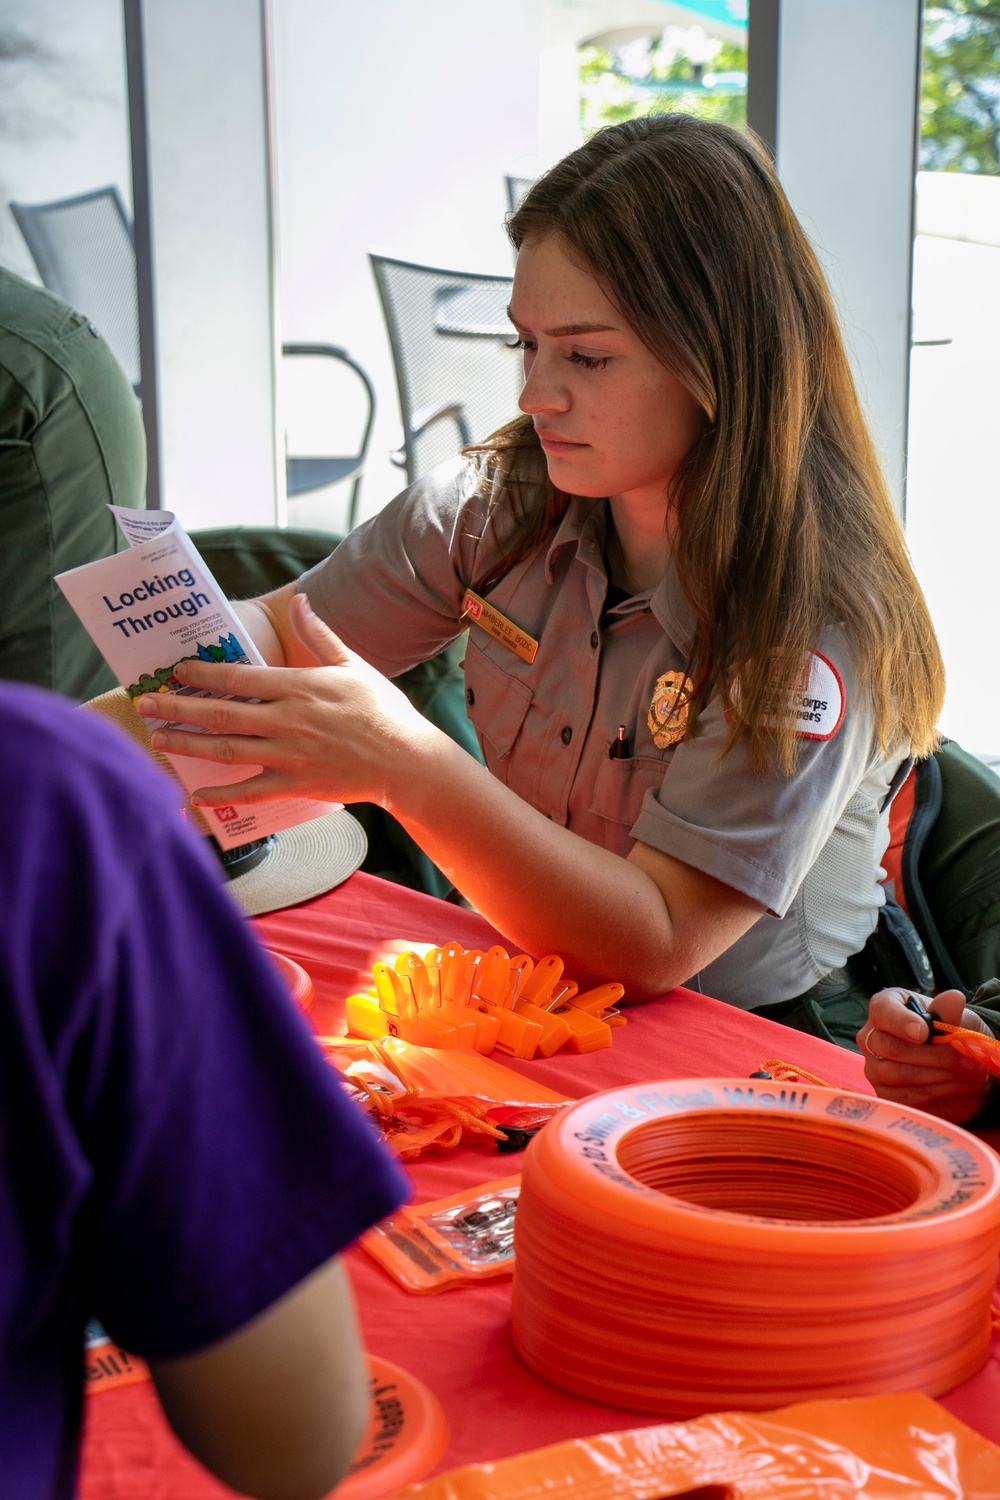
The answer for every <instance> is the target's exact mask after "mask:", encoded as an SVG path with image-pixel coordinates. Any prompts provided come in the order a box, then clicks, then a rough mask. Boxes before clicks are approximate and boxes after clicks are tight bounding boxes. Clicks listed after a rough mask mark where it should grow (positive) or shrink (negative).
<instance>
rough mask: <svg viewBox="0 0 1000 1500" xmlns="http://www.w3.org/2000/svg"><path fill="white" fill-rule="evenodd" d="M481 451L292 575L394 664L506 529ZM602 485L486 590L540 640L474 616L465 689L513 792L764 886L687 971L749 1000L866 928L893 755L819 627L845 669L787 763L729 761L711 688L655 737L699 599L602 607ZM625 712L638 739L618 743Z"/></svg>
mask: <svg viewBox="0 0 1000 1500" xmlns="http://www.w3.org/2000/svg"><path fill="white" fill-rule="evenodd" d="M500 498H501V497H499V495H498V494H497V493H494V494H492V495H484V493H483V485H482V480H481V478H480V474H479V470H478V467H477V465H476V463H475V461H472V460H469V459H457V460H455V461H454V462H451V463H449V464H446V465H442V466H441V467H440V468H439V469H436V470H435V471H434V472H433V473H432V474H430V475H428V476H427V477H426V478H424V479H422V480H420V481H418V482H417V483H416V484H415V485H413V486H412V487H411V488H410V489H408V490H406V491H404V492H403V494H401V495H399V496H398V497H397V498H396V499H395V500H394V501H393V502H392V503H391V504H390V505H388V506H387V507H386V508H385V509H384V510H383V511H382V512H381V513H380V514H379V515H377V516H376V517H375V518H374V519H373V520H372V521H370V522H369V523H368V524H367V525H366V526H363V527H360V528H359V529H358V530H357V531H355V532H353V533H352V534H351V535H350V536H349V537H348V538H347V539H346V540H345V541H344V542H342V543H341V545H340V546H339V547H338V548H337V550H336V551H335V552H334V553H333V555H332V556H331V557H330V558H328V559H327V560H326V561H325V562H323V563H321V564H319V566H318V567H316V568H313V569H312V570H311V571H310V572H309V573H307V574H306V575H305V577H304V579H303V587H304V588H305V591H306V593H307V594H308V596H309V600H310V603H311V604H312V606H313V608H314V609H315V611H316V613H317V614H319V615H320V616H321V617H322V618H323V619H324V620H326V621H327V623H328V624H329V625H330V627H331V628H332V629H333V630H335V631H336V633H337V634H338V635H339V636H340V637H341V638H342V639H343V640H344V641H345V642H346V644H347V645H348V646H350V647H351V649H352V650H354V651H357V652H358V654H359V655H361V656H363V657H364V658H365V659H366V660H367V661H368V662H370V663H371V664H372V665H373V666H375V667H377V668H378V669H379V670H380V671H382V672H384V673H385V674H386V675H388V676H396V675H398V674H399V673H400V672H403V671H405V670H406V669H407V668H409V667H411V666H413V665H414V664H415V663H416V662H418V661H423V660H426V659H427V658H428V657H430V656H432V655H434V654H435V653H436V652H438V651H439V650H441V649H442V648H443V647H444V646H445V645H447V644H448V643H449V642H451V641H453V640H454V639H455V638H456V637H457V635H458V634H459V633H460V631H461V629H462V626H463V624H464V622H462V621H461V619H460V616H461V605H462V598H463V594H464V591H465V589H466V588H467V587H469V586H471V585H474V583H475V580H476V579H477V578H479V577H481V576H482V575H483V574H484V573H485V571H486V569H487V568H488V567H489V565H490V563H491V561H492V560H493V559H494V558H495V557H496V555H497V549H498V546H499V545H502V543H503V541H504V538H505V537H506V536H508V535H509V528H510V524H511V523H510V518H509V513H508V511H507V509H506V507H505V506H504V505H503V503H502V499H501V503H497V502H498V499H500ZM606 527H607V502H606V501H603V500H590V499H580V498H574V499H573V500H572V501H571V502H570V507H569V510H568V511H567V513H566V515H565V516H564V517H563V519H562V521H561V522H560V524H559V526H558V527H557V529H556V530H555V531H554V532H553V533H551V534H550V535H549V537H548V538H547V539H546V541H545V542H544V543H543V544H542V546H541V547H539V548H537V549H536V550H535V551H534V552H533V553H532V554H531V555H530V556H529V557H527V558H525V559H523V560H522V561H521V562H519V563H517V564H516V565H515V566H514V567H513V568H511V570H510V571H509V572H508V573H507V575H506V576H505V577H504V578H503V579H502V580H501V581H500V582H499V583H498V584H497V585H496V586H495V587H494V588H492V589H491V590H490V591H489V602H490V603H491V604H492V605H493V606H494V607H495V608H496V609H498V610H500V611H501V612H502V613H503V614H504V615H505V616H507V618H508V619H510V620H511V621H513V623H514V624H515V625H517V626H518V627H519V628H520V629H521V630H523V631H525V632H527V633H528V634H529V635H531V636H533V637H534V638H535V639H536V640H537V641H538V643H539V645H538V651H537V654H536V656H535V659H534V661H533V662H532V663H531V664H530V665H529V664H528V663H527V662H525V661H523V660H522V659H521V658H520V657H518V656H517V655H515V654H514V652H513V651H511V650H510V649H509V648H507V647H506V646H504V645H502V644H501V643H500V642H498V641H497V640H494V639H493V637H492V636H491V635H489V634H487V632H486V631H485V630H483V629H482V628H480V627H479V626H477V625H475V624H473V625H472V626H471V628H470V632H469V643H468V647H467V650H466V656H465V664H464V668H465V681H466V702H467V704H468V712H469V717H470V718H471V720H472V722H473V724H474V726H475V729H476V732H477V735H478V737H479V741H480V744H481V746H482V749H483V754H484V756H485V758H486V764H487V766H488V767H489V769H490V770H491V772H492V773H493V775H494V776H496V777H497V778H498V779H499V780H500V781H502V782H504V783H505V784H506V785H507V786H509V787H510V788H511V789H512V790H513V791H515V792H516V793H517V794H518V795H519V796H520V797H523V798H524V800H525V801H527V802H529V803H530V804H531V805H532V806H533V807H536V808H537V809H538V810H539V811H540V812H542V813H544V814H545V815H546V816H547V817H550V818H552V819H553V820H554V821H555V822H557V823H560V824H562V825H564V826H566V827H568V828H570V829H572V830H573V832H575V833H578V834H580V835H581V837H583V838H585V839H588V840H589V841H590V842H591V843H594V844H599V845H601V846H602V847H604V848H606V849H611V850H614V851H615V852H616V853H618V854H621V855H626V854H627V853H628V852H629V850H630V848H631V847H632V844H633V843H634V842H635V841H636V840H640V841H642V842H643V843H646V844H649V845H651V846H652V847H653V848H656V849H660V850H663V851H664V852H665V853H667V854H671V855H673V856H674V857H675V858H677V859H680V860H683V861H684V863H685V864H689V865H692V866H694V867H695V868H696V869H698V870H702V871H704V872H705V873H706V874H709V875H712V876H715V877H716V878H717V879H718V880H721V881H724V882H725V883H726V884H727V885H730V886H733V887H734V888H735V889H736V890H739V891H742V892H744V893H745V894H746V895H748V896H750V897H752V898H753V899H754V900H755V901H759V902H760V904H761V905H762V906H763V907H764V908H765V915H763V916H762V917H761V918H760V920H759V921H758V922H756V923H755V924H754V926H753V927H752V928H751V929H750V930H749V932H747V933H746V934H745V935H744V936H743V937H742V938H740V939H739V940H738V942H736V943H734V944H733V946H732V947H731V948H730V949H729V950H728V951H727V952H726V953H724V954H723V955H722V956H721V957H720V958H718V959H716V960H715V962H714V963H712V964H710V965H709V966H708V967H706V968H705V969H704V970H703V971H702V973H701V974H698V975H693V976H691V978H690V979H689V981H688V983H689V984H691V985H692V986H693V987H694V988H699V989H702V990H704V992H705V993H706V994H710V995H714V996H716V997H717V998H718V999H721V1000H727V1001H729V1002H730V1003H731V1004H733V1005H738V1006H741V1007H743V1008H750V1007H752V1006H756V1005H766V1004H770V1003H772V1002H775V1001H779V1000H784V999H790V998H791V997H793V996H795V995H798V994H801V993H802V992H803V991H804V990H806V989H808V988H809V987H810V985H812V984H813V983H814V982H815V981H816V980H817V979H818V978H820V977H821V976H822V975H824V974H826V973H828V972H829V970H830V969H832V968H836V967H837V966H839V965H840V964H841V963H843V961H844V960H845V959H846V958H847V957H848V956H849V955H850V954H852V953H855V952H857V951H858V950H859V949H860V948H861V947H862V946H863V945H864V942H865V940H866V938H867V937H868V935H869V933H870V932H871V931H872V928H873V927H874V925H875V921H876V918H877V915H878V909H879V907H880V906H881V904H882V902H883V899H884V898H883V893H882V889H881V887H880V885H879V880H880V879H881V877H882V875H883V873H884V872H883V871H882V870H881V869H880V867H879V860H880V858H881V856H882V854H883V852H884V850H885V847H886V844H887V842H888V811H887V809H886V810H885V811H883V803H884V802H885V799H886V796H887V793H888V790H889V786H890V784H891V781H892V777H893V774H894V772H895V770H896V768H897V766H898V764H899V757H895V758H892V759H886V758H885V757H884V756H882V755H880V754H879V753H878V751H877V750H876V748H875V746H874V743H873V735H872V715H871V708H870V704H869V702H868V699H867V696H866V694H865V693H864V691H863V690H860V689H859V688H858V686H857V683H856V680H855V673H854V669H853V666H852V662H851V658H850V654H849V652H848V651H847V649H846V647H845V644H844V641H843V639H842V638H841V636H840V635H839V633H838V632H837V631H836V630H834V629H831V630H829V631H828V632H827V633H826V635H825V636H824V638H823V639H822V640H821V641H820V642H819V643H818V645H819V649H820V650H821V651H822V653H823V655H824V656H825V657H826V658H827V659H828V660H829V661H830V662H831V663H832V664H833V666H834V667H835V668H836V670H837V672H838V673H839V676H840V678H841V679H842V683H843V700H844V712H843V717H842V720H841V722H840V725H839V727H838V728H837V729H836V732H835V733H833V734H832V735H830V737H828V738H824V739H803V741H802V745H801V754H800V756H799V760H798V765H797V769H796V771H795V773H794V774H793V775H792V776H785V775H782V774H780V773H777V772H775V773H773V774H770V775H765V776H760V775H757V774H755V773H754V772H753V771H752V770H751V768H750V765H749V761H748V757H747V755H746V753H745V751H744V750H743V748H742V747H741V746H739V745H737V746H736V748H734V749H733V750H732V751H731V752H730V753H729V754H728V755H727V756H726V757H725V759H724V760H722V761H721V762H718V760H717V757H718V755H719V752H720V751H721V749H722V746H723V744H724V743H725V738H726V721H725V716H724V713H723V709H722V704H721V701H719V700H718V699H717V698H713V699H712V700H711V701H710V702H709V703H708V704H707V706H706V708H705V709H704V711H703V713H702V715H701V718H700V720H699V725H698V733H697V735H696V736H695V737H694V738H693V739H690V740H685V741H682V742H680V743H678V744H672V745H667V746H665V747H664V748H659V747H658V746H657V745H656V744H655V742H654V738H653V733H652V730H651V729H650V725H649V709H650V704H651V702H652V701H653V699H654V697H655V695H656V685H657V679H658V678H659V677H660V676H661V674H663V673H665V672H670V671H679V672H683V670H684V667H685V664H686V662H687V660H688V655H689V652H690V649H691V644H692V640H693V632H694V616H693V613H692V610H691V607H690V605H689V604H688V602H687V600H686V598H685V596H684V593H683V590H682V588H681V585H680V581H679V579H678V578H677V576H676V574H675V573H674V572H673V570H668V572H667V574H666V576H665V577H664V579H663V580H662V582H661V583H659V584H658V585H657V586H656V588H654V589H653V590H651V591H649V592H646V593H643V594H638V595H636V596H635V597H633V598H630V599H627V600H626V601H625V602H624V603H620V604H618V605H617V606H615V607H613V608H611V609H609V610H605V600H606V595H607V591H608V578H607V573H606V571H605V563H604V546H605V537H606ZM619 724H624V725H625V726H626V728H627V732H628V736H629V743H630V749H631V754H630V756H629V758H627V759H616V760H611V759H609V757H608V747H609V744H610V742H611V741H612V740H613V739H614V737H615V734H616V731H617V728H618V726H619Z"/></svg>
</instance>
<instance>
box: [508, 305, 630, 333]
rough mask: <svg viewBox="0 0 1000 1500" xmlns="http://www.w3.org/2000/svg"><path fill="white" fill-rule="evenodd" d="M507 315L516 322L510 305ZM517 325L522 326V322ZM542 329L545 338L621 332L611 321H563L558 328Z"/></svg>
mask: <svg viewBox="0 0 1000 1500" xmlns="http://www.w3.org/2000/svg"><path fill="white" fill-rule="evenodd" d="M507 316H508V318H509V319H510V321H511V322H512V323H515V324H517V318H516V317H515V316H514V313H513V311H512V309H511V308H510V307H508V308H507ZM517 326H518V327H521V328H523V327H524V324H523V323H521V324H518V325H517ZM543 331H544V333H545V336H546V338H550V339H564V338H571V337H573V336H574V335H576V334H579V333H621V329H620V328H616V327H615V326H614V324H613V323H565V324H563V325H562V326H561V327H559V328H546V329H545V330H543Z"/></svg>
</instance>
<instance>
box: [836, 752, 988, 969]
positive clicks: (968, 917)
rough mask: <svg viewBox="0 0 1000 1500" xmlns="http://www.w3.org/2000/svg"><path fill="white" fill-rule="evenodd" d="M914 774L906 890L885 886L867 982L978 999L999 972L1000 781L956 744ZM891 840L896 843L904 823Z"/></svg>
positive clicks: (868, 948)
mask: <svg viewBox="0 0 1000 1500" xmlns="http://www.w3.org/2000/svg"><path fill="white" fill-rule="evenodd" d="M913 776H914V779H915V784H914V795H913V807H912V811H911V812H910V813H909V816H908V820H907V823H906V826H905V829H904V830H902V855H901V859H900V875H901V879H902V887H903V889H902V891H901V892H899V893H897V892H896V891H895V890H894V889H893V888H892V884H891V882H890V883H889V884H888V886H887V891H886V896H887V899H886V904H885V907H884V908H883V910H882V912H881V914H880V916H879V925H878V927H877V928H876V930H875V932H874V933H873V934H872V936H871V938H869V940H868V942H867V944H866V945H865V948H864V951H863V953H862V954H860V955H859V958H860V959H862V960H864V961H865V962H866V963H867V964H868V968H869V972H868V974H867V977H866V979H865V983H866V984H867V985H869V986H870V992H871V993H874V991H875V990H876V989H881V988H883V987H884V986H886V985H901V986H902V987H903V988H904V989H914V990H919V991H920V992H921V993H923V994H930V993H932V992H933V991H936V990H964V992H965V994H966V995H967V996H971V995H972V994H973V993H974V992H975V990H977V989H978V988H979V986H980V985H981V984H985V983H986V981H987V980H989V979H992V978H993V977H994V976H995V975H997V974H1000V777H998V776H997V775H996V773H995V772H994V771H992V770H990V768H989V766H986V765H984V764H983V762H982V761H981V760H979V759H977V757H976V756H974V755H970V754H969V753H968V751H966V750H963V749H962V747H961V745H956V743H955V741H954V740H942V742H941V745H940V747H939V748H938V749H937V750H936V751H935V753H934V754H933V755H931V756H929V757H928V758H927V759H926V760H922V761H918V762H917V764H916V766H915V767H914V769H913ZM896 805H897V806H898V805H899V804H896ZM897 822H898V818H897ZM893 833H894V841H896V842H898V841H899V834H900V829H899V828H898V826H896V827H894V829H893ZM897 894H899V895H901V897H902V902H898V901H897V900H896V896H897ZM904 908H905V909H904Z"/></svg>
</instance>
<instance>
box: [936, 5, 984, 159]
mask: <svg viewBox="0 0 1000 1500" xmlns="http://www.w3.org/2000/svg"><path fill="white" fill-rule="evenodd" d="M920 165H921V166H922V167H923V168H924V170H925V171H929V172H983V173H988V174H990V175H992V176H998V175H1000V0H936V3H932V4H931V5H929V6H928V8H927V11H926V14H925V24H924V77H923V95H922V99H921V105H920Z"/></svg>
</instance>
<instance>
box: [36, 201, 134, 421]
mask: <svg viewBox="0 0 1000 1500" xmlns="http://www.w3.org/2000/svg"><path fill="white" fill-rule="evenodd" d="M10 211H11V213H12V214H13V215H14V219H15V221H16V222H17V227H18V228H19V229H20V231H21V233H22V235H23V236H24V239H25V242H26V243H27V246H28V249H29V250H30V251H31V254H32V257H33V259H34V262H35V265H36V266H37V267H38V274H39V276H40V277H41V278H42V282H43V284H44V285H45V286H47V287H48V289H49V291H51V292H55V293H56V295H57V296H59V297H62V298H63V299H64V300H65V301H66V302H69V303H70V304H71V305H72V306H73V307H75V308H76V309H77V310H78V311H79V312H82V313H84V314H85V316H86V317H88V318H90V319H91V321H92V322H93V323H94V325H95V327H97V328H99V329H100V331H101V334H102V336H103V338H104V341H105V343H106V344H107V345H108V348H109V349H110V350H111V352H112V354H113V355H114V356H115V358H116V359H117V361H118V363H119V364H120V365H121V367H122V369H123V370H124V371H125V374H126V375H127V376H128V378H129V380H130V382H131V384H132V389H133V390H134V391H135V392H136V393H137V394H138V390H139V312H138V309H139V299H138V294H137V291H136V279H135V242H134V240H133V236H132V224H131V222H130V220H129V217H128V214H127V213H126V211H125V205H124V203H123V202H122V200H121V195H120V193H119V192H118V189H117V188H115V187H106V188H98V189H97V191H96V192H93V193H81V194H80V195H79V197H76V198H60V199H58V200H57V201H55V202H52V203H12V204H11V205H10Z"/></svg>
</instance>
